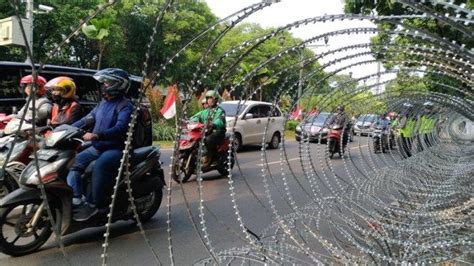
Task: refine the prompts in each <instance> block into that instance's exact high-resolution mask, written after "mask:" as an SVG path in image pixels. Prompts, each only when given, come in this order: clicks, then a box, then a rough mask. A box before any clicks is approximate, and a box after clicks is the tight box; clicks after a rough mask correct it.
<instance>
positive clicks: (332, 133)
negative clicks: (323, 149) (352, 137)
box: [328, 124, 346, 159]
mask: <svg viewBox="0 0 474 266" xmlns="http://www.w3.org/2000/svg"><path fill="white" fill-rule="evenodd" d="M342 131H343V127H342V126H341V125H337V124H336V125H333V126H330V127H329V132H328V150H329V158H331V159H332V157H333V156H334V154H335V153H339V156H340V157H342V155H343V154H344V150H345V148H346V147H345V146H346V143H343V147H342V149H341V147H340V146H341V137H342V134H343V133H342ZM344 142H345V141H344Z"/></svg>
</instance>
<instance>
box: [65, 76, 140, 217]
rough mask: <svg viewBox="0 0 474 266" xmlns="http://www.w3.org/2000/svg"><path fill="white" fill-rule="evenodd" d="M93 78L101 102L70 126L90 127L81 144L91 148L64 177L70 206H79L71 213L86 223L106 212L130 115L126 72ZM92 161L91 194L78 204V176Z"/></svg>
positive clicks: (78, 158) (78, 156) (130, 107)
mask: <svg viewBox="0 0 474 266" xmlns="http://www.w3.org/2000/svg"><path fill="white" fill-rule="evenodd" d="M94 78H95V79H96V80H97V81H99V82H100V83H102V86H101V88H100V90H101V93H102V97H103V100H102V101H101V102H100V103H99V105H98V106H97V107H96V108H94V109H93V110H92V111H91V112H90V113H89V114H88V115H86V116H85V117H83V118H82V119H81V120H79V121H77V122H76V123H74V124H73V125H72V126H75V127H79V128H86V127H89V126H90V125H91V124H93V130H92V133H86V134H85V135H84V137H83V139H84V140H85V141H92V146H91V147H89V148H87V149H85V150H84V151H82V152H80V153H79V154H78V155H77V157H76V161H75V162H74V164H73V165H72V167H71V170H70V172H69V174H68V176H67V182H68V185H70V186H71V187H72V189H73V196H74V199H73V204H74V205H79V206H80V207H79V208H78V210H77V211H76V212H75V214H74V220H76V221H85V220H88V219H89V218H91V217H92V216H94V215H95V214H96V213H97V212H98V209H103V210H104V209H105V210H106V206H107V204H106V202H107V199H106V196H107V195H110V193H111V189H112V186H113V182H114V178H115V177H116V175H117V169H118V168H119V166H120V160H121V158H122V154H123V149H124V146H125V144H124V141H125V139H126V134H127V129H128V124H129V123H130V120H131V114H132V112H133V104H132V102H131V101H130V100H129V99H127V98H126V97H125V94H126V93H127V91H128V88H129V87H130V79H129V74H128V73H127V72H125V71H123V70H122V69H118V68H107V69H103V70H101V71H99V72H97V73H96V74H95V75H94ZM124 103H125V104H124ZM92 161H95V164H94V167H93V169H92V181H91V185H92V188H91V193H90V195H88V196H87V203H86V204H81V203H82V202H81V197H82V194H83V191H82V182H81V181H82V180H81V175H82V174H83V173H84V171H85V169H86V168H87V166H88V165H89V164H90V163H91V162H92Z"/></svg>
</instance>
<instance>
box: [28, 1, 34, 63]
mask: <svg viewBox="0 0 474 266" xmlns="http://www.w3.org/2000/svg"><path fill="white" fill-rule="evenodd" d="M33 10H34V5H33V0H26V19H28V23H29V27H30V30H29V31H28V33H29V35H30V36H27V37H29V38H28V40H27V41H28V46H29V47H30V51H31V56H33ZM26 61H27V62H31V58H30V55H28V53H27V58H26Z"/></svg>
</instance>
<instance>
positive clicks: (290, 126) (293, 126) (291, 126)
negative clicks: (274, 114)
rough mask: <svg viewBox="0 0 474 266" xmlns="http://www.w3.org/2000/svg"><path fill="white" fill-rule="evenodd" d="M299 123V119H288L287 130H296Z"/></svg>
mask: <svg viewBox="0 0 474 266" xmlns="http://www.w3.org/2000/svg"><path fill="white" fill-rule="evenodd" d="M299 123H300V122H299V121H295V120H288V121H286V124H285V130H287V131H295V129H296V126H297V125H298V124H299Z"/></svg>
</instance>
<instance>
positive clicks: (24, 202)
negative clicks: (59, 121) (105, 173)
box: [0, 125, 166, 256]
mask: <svg viewBox="0 0 474 266" xmlns="http://www.w3.org/2000/svg"><path fill="white" fill-rule="evenodd" d="M84 133H85V132H84V131H82V130H80V129H78V128H75V127H72V126H69V125H62V126H60V127H58V128H56V129H55V130H54V131H53V133H52V134H51V135H50V136H49V137H48V138H47V139H46V140H45V142H44V145H43V147H42V148H41V149H40V150H39V151H38V152H37V158H38V164H35V162H34V161H32V162H30V163H29V164H28V165H27V166H26V168H25V170H24V171H23V172H22V174H21V176H20V184H21V185H22V186H21V187H20V188H19V189H17V190H15V191H13V192H12V193H10V194H9V195H7V196H6V197H5V198H3V199H2V200H1V201H0V228H1V230H0V251H2V252H3V253H5V254H8V255H12V256H22V255H25V254H28V253H32V252H34V251H36V250H37V249H39V248H40V247H41V246H42V245H43V244H44V243H45V242H46V241H47V240H48V238H49V237H50V235H51V234H52V232H53V230H54V228H52V225H51V222H49V217H48V212H47V210H46V206H45V205H46V204H45V203H44V202H43V199H42V195H41V191H40V189H39V187H38V185H39V183H40V180H39V178H40V177H39V176H38V171H37V169H39V172H40V173H41V180H42V182H43V184H44V189H45V192H46V199H47V202H48V205H49V207H50V210H51V213H52V216H53V219H54V222H55V225H56V227H57V228H56V230H57V231H58V232H60V234H61V235H67V234H71V233H73V232H76V231H79V230H82V229H84V228H88V227H95V226H102V225H104V224H106V223H107V219H108V217H107V214H108V210H107V209H106V210H100V211H99V213H98V214H96V215H94V216H92V217H91V218H90V219H88V220H86V221H82V222H78V221H75V220H74V219H73V218H72V217H73V215H72V195H73V194H72V189H71V188H70V187H69V186H68V185H67V184H66V182H65V181H64V180H66V176H67V174H68V171H69V167H70V166H71V165H72V163H73V162H74V160H75V156H76V154H77V150H79V149H81V147H82V143H83V141H82V140H81V138H82V136H83V135H84ZM130 155H131V157H130V173H131V174H130V181H131V187H132V189H133V197H134V198H135V206H136V211H137V213H138V216H139V218H140V221H141V222H146V221H148V220H149V219H151V218H152V217H153V215H154V214H155V213H156V212H157V211H158V209H159V207H160V205H161V201H162V196H163V191H162V188H163V186H164V185H166V184H165V180H164V176H163V170H162V168H161V162H160V161H159V158H160V150H159V147H155V146H150V147H143V148H139V149H135V150H133V151H131V152H130ZM92 164H93V163H91V164H90V165H89V167H88V168H87V169H86V171H85V173H84V175H83V176H82V180H83V183H84V188H85V189H86V190H84V191H86V193H87V192H90V189H88V188H89V185H90V183H91V174H92ZM114 206H115V207H114V212H113V216H112V221H114V222H115V221H117V220H129V219H133V215H134V213H133V210H132V206H131V205H130V202H129V200H128V192H127V185H126V183H125V180H123V179H122V180H121V181H120V183H119V186H118V192H117V196H116V198H115V205H114ZM20 240H21V241H20Z"/></svg>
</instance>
